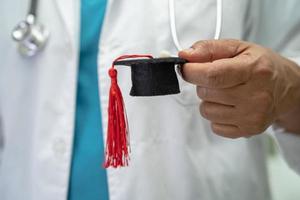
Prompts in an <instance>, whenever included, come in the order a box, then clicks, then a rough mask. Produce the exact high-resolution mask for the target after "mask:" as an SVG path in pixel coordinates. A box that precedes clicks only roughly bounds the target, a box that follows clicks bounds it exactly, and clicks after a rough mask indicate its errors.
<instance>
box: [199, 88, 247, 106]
mask: <svg viewBox="0 0 300 200" xmlns="http://www.w3.org/2000/svg"><path fill="white" fill-rule="evenodd" d="M242 90H243V86H238V87H234V88H226V89H215V88H205V87H199V86H197V95H198V97H199V98H200V99H202V100H203V101H208V102H213V103H219V104H224V105H230V106H235V105H237V103H238V102H239V97H240V96H241V95H242V94H241V91H242Z"/></svg>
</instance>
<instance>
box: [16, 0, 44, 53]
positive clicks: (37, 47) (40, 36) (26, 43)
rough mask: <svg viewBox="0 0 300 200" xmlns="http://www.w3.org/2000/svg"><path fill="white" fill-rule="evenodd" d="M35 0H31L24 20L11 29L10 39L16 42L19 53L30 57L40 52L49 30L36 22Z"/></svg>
mask: <svg viewBox="0 0 300 200" xmlns="http://www.w3.org/2000/svg"><path fill="white" fill-rule="evenodd" d="M36 6H37V0H33V1H32V2H31V6H30V12H29V14H28V16H27V17H26V20H24V21H21V22H20V23H19V24H17V26H16V27H15V28H14V29H13V31H12V39H13V40H14V41H15V42H17V43H18V50H19V52H20V54H21V55H23V56H25V57H31V56H34V55H36V54H37V53H38V52H40V51H41V50H42V49H43V48H44V47H45V45H46V43H47V41H48V38H49V31H48V30H47V29H46V28H45V27H44V26H43V25H40V24H37V22H36V14H35V13H36Z"/></svg>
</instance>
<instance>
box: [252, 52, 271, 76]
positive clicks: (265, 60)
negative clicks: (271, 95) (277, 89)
mask: <svg viewBox="0 0 300 200" xmlns="http://www.w3.org/2000/svg"><path fill="white" fill-rule="evenodd" d="M254 74H255V75H257V76H263V77H265V78H270V77H272V76H273V63H272V60H271V59H270V58H269V55H268V53H263V54H262V55H260V56H259V58H258V64H257V67H256V68H255V70H254Z"/></svg>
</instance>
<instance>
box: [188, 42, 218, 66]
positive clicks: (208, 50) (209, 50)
mask: <svg viewBox="0 0 300 200" xmlns="http://www.w3.org/2000/svg"><path fill="white" fill-rule="evenodd" d="M213 46H214V43H213V42H211V41H209V40H200V41H198V42H196V43H195V44H193V45H192V48H193V49H201V50H203V51H205V54H206V55H207V57H208V58H209V59H208V60H209V61H213V55H214V53H213V52H214V50H213V49H214V47H213Z"/></svg>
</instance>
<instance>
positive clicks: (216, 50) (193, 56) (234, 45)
mask: <svg viewBox="0 0 300 200" xmlns="http://www.w3.org/2000/svg"><path fill="white" fill-rule="evenodd" d="M247 46H248V45H247V43H246V42H243V41H240V40H204V41H198V42H196V43H195V44H193V46H192V47H191V48H189V49H186V50H183V51H180V52H179V53H178V55H179V57H181V58H183V59H186V60H188V61H189V62H200V63H202V62H213V61H215V60H218V59H223V58H233V57H235V56H237V55H239V54H240V53H241V52H243V51H244V50H245V49H246V48H247Z"/></svg>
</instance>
